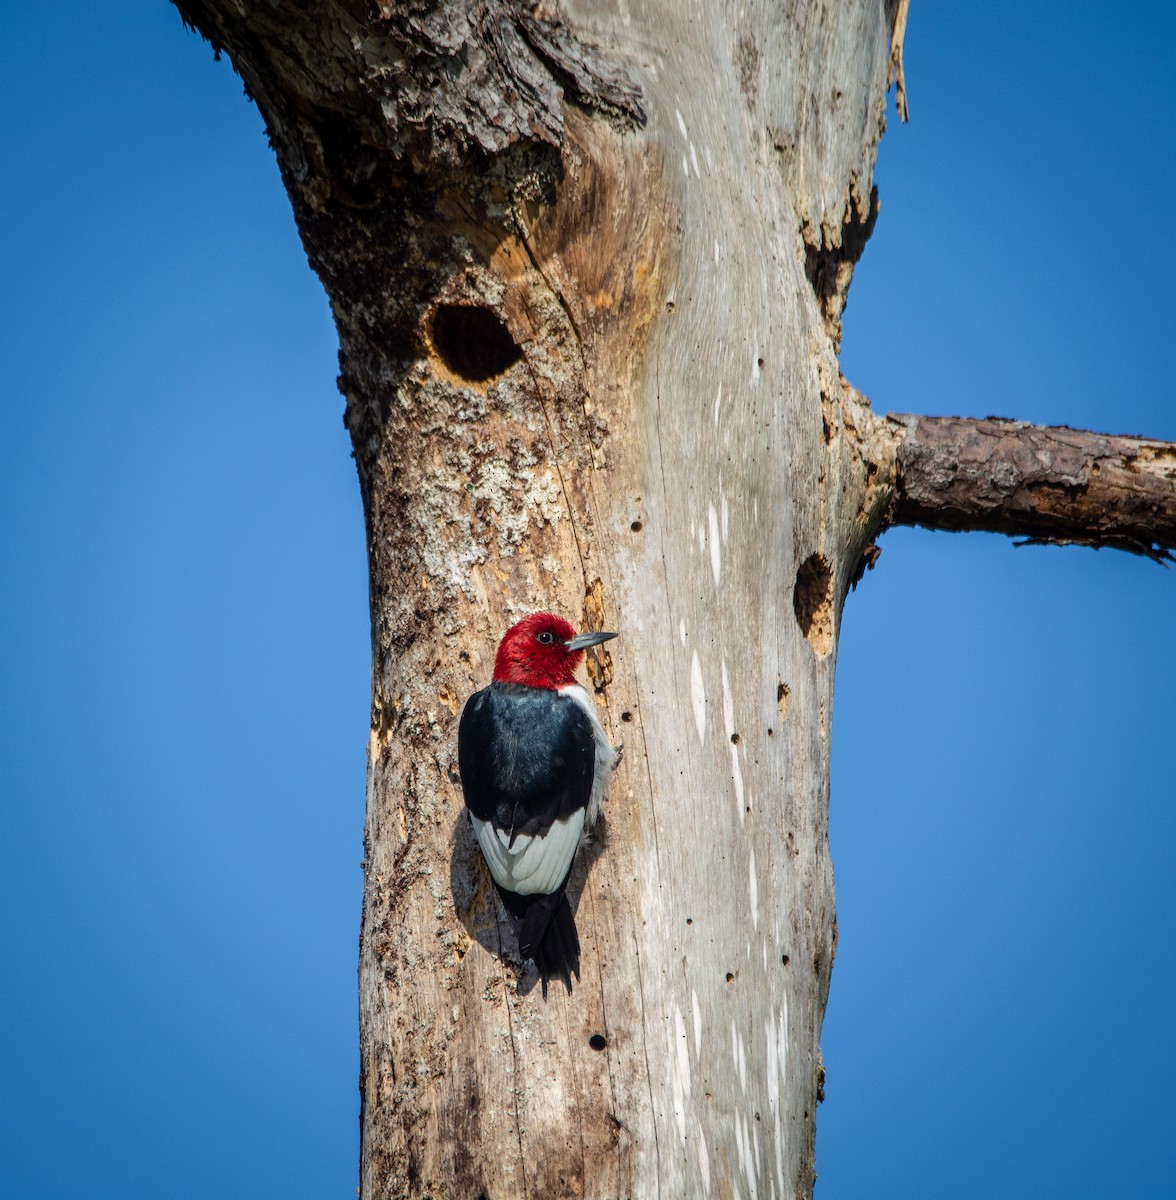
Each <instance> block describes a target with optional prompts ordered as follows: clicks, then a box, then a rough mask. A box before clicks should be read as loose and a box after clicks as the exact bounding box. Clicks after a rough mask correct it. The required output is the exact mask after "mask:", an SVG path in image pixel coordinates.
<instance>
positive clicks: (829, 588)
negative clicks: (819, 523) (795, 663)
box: [792, 554, 833, 658]
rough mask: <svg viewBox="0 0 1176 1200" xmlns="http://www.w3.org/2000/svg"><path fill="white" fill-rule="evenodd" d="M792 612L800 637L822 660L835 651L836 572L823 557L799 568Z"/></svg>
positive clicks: (808, 560)
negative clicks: (834, 589) (834, 602)
mask: <svg viewBox="0 0 1176 1200" xmlns="http://www.w3.org/2000/svg"><path fill="white" fill-rule="evenodd" d="M792 608H793V611H794V612H795V613H796V621H797V624H798V625H799V626H800V631H801V633H803V634H804V636H805V638H806V640H807V641H808V644H809V645H810V646H812V648H813V649H814V650H815V651H816V652H817V654H819V655H820V656H821V657H822V658H823V657H824V656H825V655H826V654H828V653H829V651H830V650H832V649H833V570H832V568H831V567H830V566H829V560H828V559H827V558H825V556H824V555H823V554H810V555H809V557H808V558H806V559H805V560H804V562H802V563H801V564H800V570H799V571H797V572H796V586H795V587H794V588H793V590H792Z"/></svg>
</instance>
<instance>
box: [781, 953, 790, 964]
mask: <svg viewBox="0 0 1176 1200" xmlns="http://www.w3.org/2000/svg"><path fill="white" fill-rule="evenodd" d="M780 961H781V962H782V963H783V964H784V965H785V966H788V964H789V963H790V962H791V961H792V960H791V959H790V958H789V957H788V955H787V954H781V955H780Z"/></svg>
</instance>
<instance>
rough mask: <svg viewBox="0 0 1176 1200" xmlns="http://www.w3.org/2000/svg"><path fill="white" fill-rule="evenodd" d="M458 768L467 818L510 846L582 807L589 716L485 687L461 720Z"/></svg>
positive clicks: (565, 701)
mask: <svg viewBox="0 0 1176 1200" xmlns="http://www.w3.org/2000/svg"><path fill="white" fill-rule="evenodd" d="M457 762H458V767H459V768H460V770H461V785H462V791H463V792H464V793H465V801H466V806H467V807H468V808H469V810H470V812H471V813H473V815H474V816H475V817H477V818H478V819H479V820H481V821H489V822H490V823H491V824H493V825H494V826H495V827H496V828H498V829H503V830H506V831H507V832H508V833H509V834H510V835H511V838H512V840H513V838H514V837H515V836H517V835H518V834H526V835H533V834H537V833H544V832H545V831H546V830H547V829H549V828H550V827H551V824H552V822H554V821H558V820H561V819H563V818H565V817H569V816H571V815H572V814H573V813H574V812H576V810H577V809H580V808H585V807H587V804H588V800H589V797H590V796H591V793H592V779H593V775H594V773H595V770H596V742H595V738H594V736H593V732H592V725H591V723H590V721H589V719H588V715H587V714H586V713H585V712H584V710H583V709H582V708H581V707H580V706H579V705H578V704H577V703H576V702H575V701H574V700H571V699H569V698H568V697H567V696H561V695H560V694H559V693H558V692H554V691H552V690H551V689H549V688H534V687H526V686H524V685H522V684H517V683H492V684H491V685H490V686H489V687H488V688H483V689H482V691H480V692H475V693H474V695H473V696H471V697H470V699H469V701H468V702H467V704H466V706H465V710H464V711H463V712H462V714H461V723H460V724H459V726H458V730H457Z"/></svg>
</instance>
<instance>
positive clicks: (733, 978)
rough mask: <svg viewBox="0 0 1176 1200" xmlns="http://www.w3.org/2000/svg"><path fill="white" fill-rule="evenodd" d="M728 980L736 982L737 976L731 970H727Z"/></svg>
mask: <svg viewBox="0 0 1176 1200" xmlns="http://www.w3.org/2000/svg"><path fill="white" fill-rule="evenodd" d="M727 982H728V983H734V982H735V976H734V975H732V974H731V972H730V971H728V972H727Z"/></svg>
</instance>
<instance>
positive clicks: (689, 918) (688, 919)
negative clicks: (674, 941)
mask: <svg viewBox="0 0 1176 1200" xmlns="http://www.w3.org/2000/svg"><path fill="white" fill-rule="evenodd" d="M686 924H687V925H693V924H694V918H693V917H687V918H686Z"/></svg>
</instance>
